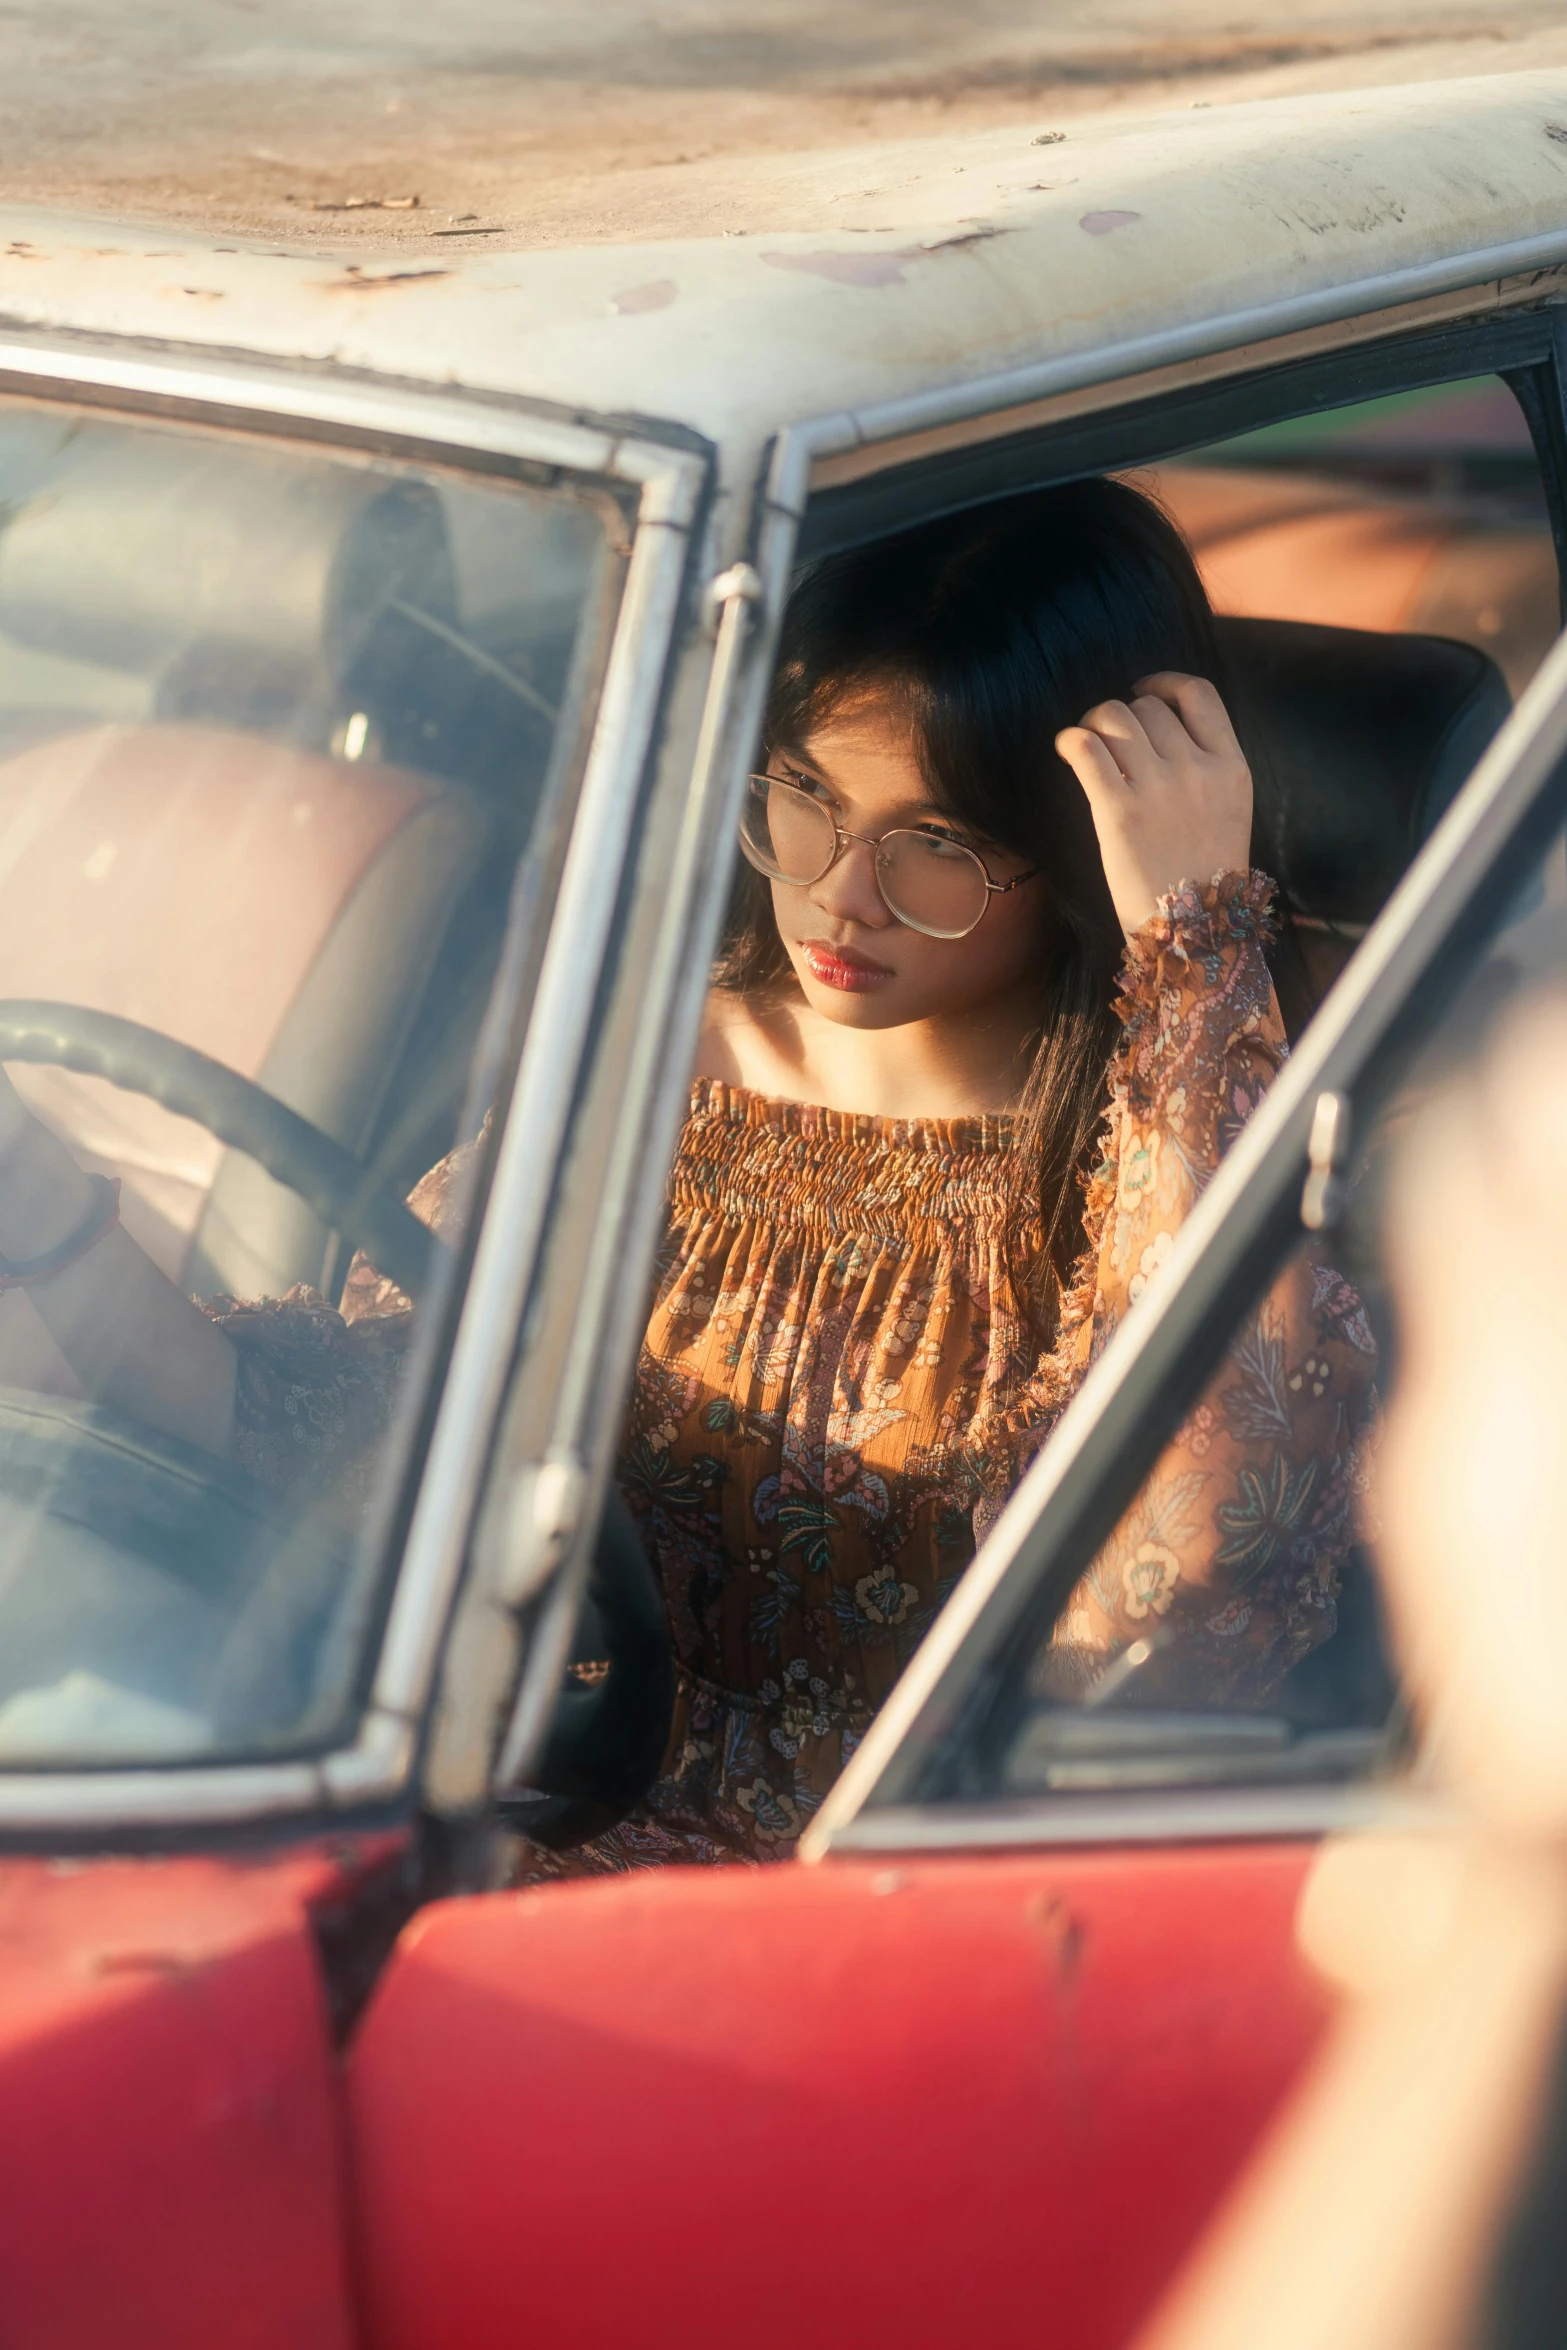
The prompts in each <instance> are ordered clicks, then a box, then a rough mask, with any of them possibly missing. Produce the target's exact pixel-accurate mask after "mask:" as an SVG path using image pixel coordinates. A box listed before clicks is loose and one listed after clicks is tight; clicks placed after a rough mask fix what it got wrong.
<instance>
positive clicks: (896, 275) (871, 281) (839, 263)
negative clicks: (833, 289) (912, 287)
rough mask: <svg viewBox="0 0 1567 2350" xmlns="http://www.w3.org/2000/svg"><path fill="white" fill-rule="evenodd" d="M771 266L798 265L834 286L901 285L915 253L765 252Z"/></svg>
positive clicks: (765, 257) (786, 267) (788, 266)
mask: <svg viewBox="0 0 1567 2350" xmlns="http://www.w3.org/2000/svg"><path fill="white" fill-rule="evenodd" d="M759 258H760V259H761V260H763V261H765V262H766V264H767V266H768V268H769V269H798V270H802V271H803V272H804V273H805V275H806V276H807V277H824V278H826V279H827V281H828V283H829V284H831V285H835V286H901V285H902V283H903V268H904V264H905V262H907V261H909V260H910V259H912V255H911V254H910V253H909V252H908V251H907V249H905V250H904V251H902V252H900V253H763V254H762V255H760V256H759Z"/></svg>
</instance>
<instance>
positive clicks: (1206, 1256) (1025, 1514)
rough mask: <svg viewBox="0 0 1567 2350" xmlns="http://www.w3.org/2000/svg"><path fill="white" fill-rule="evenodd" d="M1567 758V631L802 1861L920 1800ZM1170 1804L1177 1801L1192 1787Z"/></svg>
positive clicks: (1200, 1206) (990, 1546)
mask: <svg viewBox="0 0 1567 2350" xmlns="http://www.w3.org/2000/svg"><path fill="white" fill-rule="evenodd" d="M1564 757H1567V633H1564V634H1563V635H1562V636H1561V637H1559V638H1558V640H1557V642H1556V644H1555V645H1554V647H1553V648H1552V650H1551V652H1550V653H1549V654H1548V655H1547V656H1546V659H1545V661H1544V663H1543V664H1542V666H1541V668H1540V670H1539V672H1538V673H1537V675H1536V676H1535V677H1534V679H1533V680H1532V681H1531V683H1530V684H1529V686H1528V687H1527V688H1526V689H1525V691H1524V693H1523V695H1522V697H1521V699H1520V701H1519V703H1518V706H1517V708H1516V710H1515V711H1514V712H1513V715H1512V717H1511V718H1510V719H1509V720H1508V721H1507V723H1506V725H1505V726H1504V727H1503V728H1502V730H1501V732H1500V733H1499V734H1498V736H1497V738H1496V740H1495V742H1494V743H1493V744H1492V746H1491V748H1490V749H1489V750H1488V751H1487V752H1486V754H1485V756H1484V757H1483V758H1482V759H1481V761H1480V762H1479V765H1478V766H1477V767H1476V769H1475V771H1474V774H1473V775H1472V776H1471V777H1470V779H1469V781H1468V782H1467V783H1466V784H1465V786H1464V788H1463V790H1462V791H1461V792H1460V794H1459V795H1458V798H1457V799H1456V800H1455V801H1454V803H1453V805H1452V807H1451V808H1450V809H1449V810H1448V812H1447V814H1446V816H1444V817H1443V819H1442V821H1441V823H1440V824H1439V825H1438V826H1437V829H1436V831H1435V832H1434V833H1433V834H1432V836H1431V838H1430V840H1429V841H1428V842H1427V843H1426V845H1425V847H1424V848H1423V849H1422V850H1421V851H1420V853H1419V855H1418V856H1417V857H1416V858H1415V860H1414V862H1413V864H1412V865H1411V866H1410V868H1409V871H1408V872H1407V873H1406V874H1405V876H1404V878H1403V880H1402V881H1401V882H1400V883H1399V885H1398V888H1397V889H1396V890H1395V891H1394V893H1393V896H1392V897H1391V898H1390V899H1389V901H1388V904H1387V906H1386V907H1385V908H1384V910H1383V912H1382V914H1381V916H1380V918H1379V919H1378V921H1377V923H1376V924H1375V925H1374V926H1373V928H1372V930H1371V932H1370V933H1369V935H1368V937H1367V939H1366V940H1365V942H1364V944H1363V945H1362V947H1361V948H1360V950H1359V953H1358V954H1357V955H1356V957H1355V960H1354V961H1353V963H1352V964H1351V965H1350V966H1349V968H1348V970H1347V971H1346V972H1345V973H1344V975H1343V977H1342V978H1341V979H1340V980H1339V982H1338V984H1337V986H1336V987H1335V988H1334V990H1333V993H1332V996H1331V997H1330V998H1329V1000H1328V1002H1327V1003H1326V1004H1325V1005H1324V1007H1323V1009H1322V1010H1321V1012H1319V1014H1318V1015H1317V1017H1316V1019H1315V1020H1314V1021H1313V1022H1312V1024H1311V1026H1310V1027H1309V1028H1308V1029H1307V1030H1306V1032H1305V1034H1304V1035H1303V1036H1302V1037H1301V1039H1300V1041H1299V1042H1298V1044H1297V1045H1296V1047H1295V1050H1294V1052H1293V1053H1292V1055H1291V1057H1290V1059H1289V1060H1288V1061H1287V1062H1286V1063H1285V1066H1284V1068H1283V1070H1282V1071H1281V1072H1280V1074H1279V1076H1278V1077H1277V1078H1276V1080H1275V1081H1274V1084H1273V1086H1272V1087H1271V1089H1270V1091H1269V1093H1268V1095H1267V1097H1266V1098H1265V1100H1264V1101H1263V1103H1262V1105H1261V1107H1260V1108H1259V1109H1258V1111H1257V1112H1256V1115H1255V1116H1254V1117H1253V1118H1252V1120H1251V1121H1250V1123H1249V1124H1248V1125H1247V1127H1246V1128H1245V1130H1244V1131H1243V1132H1242V1134H1241V1135H1240V1136H1239V1137H1238V1138H1237V1140H1236V1141H1235V1143H1234V1144H1233V1146H1232V1148H1231V1150H1230V1153H1229V1155H1228V1157H1227V1158H1226V1159H1225V1160H1224V1162H1223V1164H1222V1165H1221V1166H1220V1168H1219V1169H1218V1172H1217V1173H1216V1174H1215V1176H1214V1178H1213V1180H1212V1182H1211V1183H1210V1184H1209V1186H1208V1188H1207V1190H1206V1191H1205V1192H1204V1193H1203V1195H1202V1197H1201V1198H1200V1199H1199V1201H1198V1202H1197V1205H1196V1206H1195V1207H1194V1209H1193V1210H1192V1213H1191V1215H1190V1216H1189V1217H1188V1219H1187V1221H1186V1223H1185V1224H1184V1225H1183V1226H1182V1228H1181V1230H1180V1232H1179V1233H1178V1234H1177V1236H1176V1240H1175V1245H1174V1247H1173V1249H1172V1251H1171V1254H1170V1258H1169V1261H1168V1264H1167V1266H1166V1268H1165V1271H1164V1274H1163V1276H1162V1278H1161V1280H1160V1281H1159V1282H1158V1283H1157V1284H1156V1285H1155V1286H1154V1287H1153V1288H1152V1289H1151V1290H1150V1292H1149V1294H1148V1296H1147V1298H1146V1299H1145V1300H1143V1301H1142V1303H1141V1304H1140V1305H1139V1307H1138V1310H1137V1312H1136V1313H1135V1314H1133V1315H1130V1316H1128V1317H1127V1319H1126V1320H1125V1321H1123V1322H1122V1324H1121V1325H1120V1327H1119V1328H1118V1329H1117V1330H1116V1331H1115V1333H1114V1334H1113V1336H1112V1337H1111V1339H1110V1341H1109V1343H1108V1345H1107V1346H1106V1348H1105V1350H1104V1353H1103V1354H1102V1355H1101V1356H1100V1357H1099V1359H1098V1361H1097V1362H1096V1363H1095V1364H1094V1365H1093V1367H1092V1369H1091V1370H1090V1371H1089V1373H1088V1375H1087V1377H1086V1378H1085V1379H1084V1381H1083V1384H1082V1386H1081V1388H1080V1389H1079V1390H1078V1393H1077V1395H1076V1397H1075V1398H1074V1399H1073V1401H1072V1403H1071V1404H1070V1405H1069V1407H1068V1409H1067V1411H1066V1412H1065V1414H1064V1415H1063V1417H1062V1420H1061V1422H1060V1425H1059V1427H1058V1428H1057V1430H1056V1432H1055V1434H1054V1435H1053V1436H1052V1438H1051V1441H1050V1443H1049V1444H1048V1445H1047V1446H1045V1447H1044V1449H1043V1450H1042V1452H1041V1453H1040V1454H1039V1455H1038V1457H1037V1458H1036V1460H1035V1461H1034V1463H1033V1466H1032V1467H1031V1468H1030V1469H1029V1471H1028V1473H1027V1475H1026V1476H1025V1477H1024V1479H1023V1481H1022V1483H1021V1484H1020V1485H1019V1486H1018V1488H1017V1489H1016V1491H1015V1493H1014V1494H1013V1496H1012V1499H1011V1500H1010V1501H1009V1503H1008V1504H1007V1507H1006V1509H1005V1510H1004V1511H1003V1512H1002V1514H1001V1516H1000V1518H999V1519H998V1521H997V1523H996V1526H995V1528H994V1530H993V1531H992V1533H991V1535H990V1536H989V1538H988V1539H987V1541H986V1542H985V1544H984V1546H983V1548H982V1549H981V1550H980V1552H979V1553H978V1555H977V1557H976V1558H975V1560H974V1562H973V1565H972V1566H971V1567H970V1568H969V1570H968V1572H967V1574H966V1575H965V1576H964V1577H963V1579H962V1581H961V1582H960V1583H959V1585H958V1588H957V1590H956V1591H955V1592H954V1594H953V1596H952V1598H951V1599H950V1600H949V1601H948V1603H947V1606H946V1608H945V1610H944V1611H943V1613H942V1614H941V1615H940V1616H939V1617H938V1619H937V1621H936V1623H935V1625H934V1627H933V1628H932V1630H931V1632H930V1634H929V1635H928V1637H927V1638H926V1640H925V1642H924V1644H923V1646H922V1647H921V1648H920V1649H919V1650H918V1652H917V1653H916V1655H915V1656H914V1657H913V1659H912V1660H911V1661H910V1663H909V1665H908V1666H907V1668H906V1669H905V1671H904V1673H903V1675H902V1677H901V1678H900V1679H899V1681H898V1682H897V1683H896V1685H895V1686H894V1688H893V1691H892V1693H891V1695H890V1697H889V1698H888V1700H887V1702H886V1704H885V1705H884V1706H883V1708H882V1711H881V1713H880V1714H879V1715H878V1716H877V1718H876V1720H875V1721H874V1722H873V1723H872V1724H871V1727H870V1729H869V1730H868V1731H867V1733H866V1736H865V1739H864V1741H863V1743H862V1744H861V1745H860V1747H859V1748H858V1749H857V1750H856V1752H855V1754H854V1755H853V1757H852V1758H851V1760H850V1762H849V1763H848V1765H847V1766H846V1768H845V1770H844V1773H843V1776H842V1777H841V1778H840V1779H839V1781H838V1782H837V1785H836V1786H835V1787H834V1788H833V1790H832V1792H831V1793H830V1794H829V1795H828V1797H827V1799H826V1801H825V1802H824V1803H823V1805H822V1808H821V1810H820V1811H819V1812H818V1813H817V1814H816V1816H815V1818H814V1819H813V1820H812V1822H811V1824H810V1826H809V1828H808V1829H807V1830H806V1833H805V1836H804V1838H803V1839H802V1842H801V1846H800V1856H801V1858H802V1859H803V1860H806V1861H816V1860H820V1859H822V1858H823V1857H824V1856H825V1855H826V1854H827V1853H828V1852H829V1851H831V1850H834V1849H836V1848H837V1845H838V1842H839V1840H840V1838H842V1837H844V1836H845V1835H848V1834H852V1835H853V1837H854V1838H855V1840H856V1843H857V1845H858V1846H859V1847H860V1848H861V1849H874V1848H875V1839H876V1836H877V1833H878V1830H877V1824H876V1822H877V1818H878V1817H879V1816H880V1815H881V1814H883V1813H885V1812H888V1811H890V1810H891V1809H892V1808H894V1807H899V1808H901V1807H903V1806H904V1805H906V1804H907V1803H908V1802H909V1801H910V1799H911V1797H912V1791H913V1787H914V1784H915V1781H916V1779H917V1777H918V1774H919V1770H920V1767H921V1758H922V1754H923V1752H924V1751H927V1750H929V1749H931V1748H933V1747H934V1746H935V1745H936V1743H937V1742H938V1741H939V1740H940V1739H942V1738H943V1737H944V1736H945V1734H946V1732H947V1731H948V1730H949V1729H950V1728H951V1726H952V1725H953V1724H955V1722H956V1721H957V1719H958V1718H959V1714H960V1712H961V1710H962V1709H963V1708H964V1706H965V1704H966V1702H967V1700H968V1697H969V1695H970V1693H971V1692H972V1690H973V1689H974V1687H975V1686H976V1683H977V1681H978V1679H979V1676H980V1675H981V1673H982V1672H983V1671H984V1670H985V1667H986V1663H987V1660H988V1659H989V1658H990V1657H991V1656H993V1655H995V1654H996V1653H997V1651H998V1649H999V1648H1000V1646H1001V1644H1002V1643H1003V1642H1004V1641H1005V1640H1006V1638H1007V1637H1008V1634H1009V1633H1010V1632H1011V1631H1012V1630H1013V1629H1014V1628H1015V1626H1016V1625H1017V1623H1018V1622H1019V1621H1020V1619H1021V1617H1022V1614H1023V1611H1024V1609H1025V1607H1026V1605H1027V1602H1028V1599H1029V1598H1030V1597H1031V1596H1032V1594H1033V1592H1034V1591H1035V1590H1036V1589H1037V1588H1038V1586H1039V1583H1040V1582H1041V1580H1042V1579H1043V1578H1044V1576H1045V1575H1047V1574H1048V1573H1049V1571H1050V1566H1051V1563H1052V1561H1053V1560H1054V1559H1055V1558H1056V1557H1057V1556H1058V1555H1059V1556H1063V1557H1066V1558H1075V1557H1080V1555H1081V1551H1080V1549H1076V1548H1074V1544H1075V1542H1076V1539H1077V1537H1076V1525H1077V1516H1078V1514H1079V1513H1082V1512H1085V1511H1090V1510H1091V1508H1092V1503H1091V1500H1090V1498H1089V1497H1090V1496H1091V1495H1092V1493H1093V1491H1094V1490H1095V1486H1096V1483H1097V1482H1098V1481H1102V1478H1103V1475H1104V1470H1105V1463H1106V1460H1107V1458H1109V1457H1113V1456H1114V1454H1115V1452H1116V1451H1117V1450H1118V1449H1119V1450H1123V1451H1129V1450H1130V1449H1131V1447H1132V1445H1133V1443H1134V1441H1135V1437H1134V1423H1135V1420H1136V1417H1137V1414H1138V1412H1139V1411H1140V1410H1141V1409H1142V1403H1141V1396H1140V1392H1139V1391H1140V1388H1141V1386H1142V1385H1143V1384H1144V1382H1145V1375H1146V1374H1148V1373H1149V1372H1152V1373H1153V1375H1154V1376H1158V1375H1159V1373H1160V1371H1161V1370H1162V1369H1163V1368H1164V1367H1165V1366H1167V1365H1169V1364H1170V1363H1172V1362H1173V1361H1175V1360H1176V1359H1177V1358H1178V1357H1180V1356H1182V1355H1184V1353H1185V1352H1186V1350H1187V1349H1188V1347H1189V1346H1190V1345H1191V1344H1192V1343H1193V1342H1194V1341H1195V1339H1196V1336H1197V1333H1198V1331H1199V1328H1200V1326H1201V1324H1202V1321H1203V1318H1204V1315H1205V1313H1206V1312H1207V1310H1208V1309H1207V1296H1206V1292H1207V1281H1206V1276H1207V1273H1208V1269H1209V1262H1210V1260H1211V1259H1212V1258H1214V1257H1215V1256H1216V1255H1217V1247H1216V1244H1218V1243H1219V1242H1220V1241H1221V1237H1222V1239H1223V1241H1224V1243H1225V1244H1226V1245H1228V1246H1232V1247H1233V1246H1238V1245H1244V1244H1245V1242H1246V1238H1247V1236H1248V1235H1249V1234H1251V1233H1255V1232H1265V1231H1266V1229H1267V1228H1268V1220H1269V1219H1270V1218H1271V1217H1272V1215H1273V1213H1274V1211H1275V1204H1276V1200H1277V1199H1278V1198H1281V1197H1283V1196H1285V1195H1286V1194H1291V1192H1292V1187H1293V1192H1292V1195H1293V1196H1294V1197H1296V1198H1298V1196H1299V1190H1298V1187H1299V1185H1300V1183H1301V1181H1302V1179H1303V1177H1304V1174H1305V1168H1306V1157H1307V1138H1308V1135H1309V1130H1310V1126H1311V1121H1312V1117H1313V1113H1314V1110H1315V1106H1316V1103H1317V1100H1318V1098H1319V1096H1320V1095H1322V1094H1324V1093H1344V1094H1347V1095H1350V1096H1351V1097H1353V1093H1354V1089H1355V1086H1356V1084H1357V1082H1358V1081H1359V1079H1360V1077H1361V1073H1362V1071H1363V1069H1364V1067H1365V1065H1366V1063H1367V1061H1368V1059H1369V1057H1370V1055H1371V1054H1372V1053H1373V1052H1374V1050H1375V1049H1376V1046H1377V1044H1378V1042H1379V1040H1380V1039H1381V1038H1382V1037H1383V1036H1384V1035H1385V1034H1386V1033H1387V1032H1388V1029H1389V1026H1390V1024H1391V1023H1392V1022H1393V1021H1394V1020H1395V1019H1396V1018H1397V1017H1398V1016H1399V1015H1400V1013H1401V1011H1402V1009H1403V1007H1404V1006H1405V1005H1406V1004H1407V1002H1408V1001H1409V999H1410V997H1411V995H1412V993H1413V990H1414V989H1415V988H1416V987H1417V986H1418V985H1419V983H1420V981H1421V980H1422V978H1423V977H1424V976H1425V975H1426V974H1427V972H1428V970H1429V966H1430V961H1431V957H1432V955H1433V953H1434V952H1435V951H1436V950H1437V949H1438V948H1439V946H1440V944H1441V942H1442V941H1443V940H1444V939H1445V938H1447V937H1448V936H1449V935H1450V933H1451V930H1452V927H1453V924H1454V921H1455V919H1456V918H1457V916H1458V915H1459V913H1461V911H1462V910H1463V909H1464V908H1465V906H1466V905H1467V904H1468V902H1469V898H1470V895H1471V892H1472V890H1473V888H1474V886H1475V883H1474V878H1473V877H1474V875H1476V874H1477V873H1478V874H1482V875H1483V874H1484V873H1485V872H1486V871H1488V870H1489V867H1490V864H1491V861H1492V858H1493V856H1494V855H1495V854H1496V851H1497V846H1498V844H1499V843H1500V842H1502V841H1504V840H1506V839H1507V838H1509V837H1511V836H1512V834H1513V833H1514V831H1515V829H1516V827H1517V826H1518V825H1519V823H1520V822H1521V821H1523V820H1524V819H1525V818H1526V817H1527V815H1528V814H1529V812H1530V811H1531V810H1538V809H1539V808H1540V807H1541V805H1542V804H1543V802H1544V800H1545V796H1546V794H1547V792H1548V791H1549V790H1550V788H1551V785H1552V782H1553V779H1554V778H1555V777H1556V776H1557V775H1558V774H1559V772H1560V767H1561V763H1562V761H1563V759H1564ZM1052 1545H1054V1549H1052ZM1030 1553H1033V1554H1034V1555H1032V1556H1031V1555H1030ZM878 1795H880V1797H881V1801H880V1802H879V1803H878V1800H877V1799H878ZM1035 1800H1038V1799H1035ZM1056 1800H1059V1799H1056ZM1170 1800H1171V1804H1172V1809H1173V1807H1174V1805H1176V1804H1177V1803H1183V1802H1185V1801H1187V1800H1188V1798H1187V1797H1186V1796H1184V1795H1182V1796H1180V1797H1178V1798H1174V1797H1172V1798H1171V1799H1170ZM920 1808H922V1809H923V1808H925V1806H923V1805H922V1806H921V1807H920ZM929 1808H931V1809H939V1808H940V1807H939V1806H935V1805H932V1806H930V1807H929Z"/></svg>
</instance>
